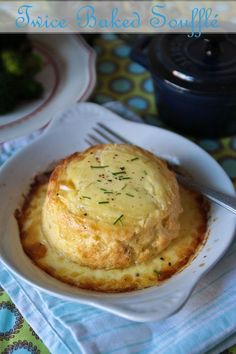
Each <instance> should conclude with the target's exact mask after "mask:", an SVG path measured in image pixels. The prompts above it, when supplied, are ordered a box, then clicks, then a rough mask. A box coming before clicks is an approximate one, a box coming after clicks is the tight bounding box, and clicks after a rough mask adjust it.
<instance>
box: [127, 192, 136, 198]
mask: <svg viewBox="0 0 236 354" xmlns="http://www.w3.org/2000/svg"><path fill="white" fill-rule="evenodd" d="M125 194H126V195H128V196H129V197H133V198H134V195H133V194H130V193H125Z"/></svg>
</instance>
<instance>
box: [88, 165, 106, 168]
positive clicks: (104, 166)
mask: <svg viewBox="0 0 236 354" xmlns="http://www.w3.org/2000/svg"><path fill="white" fill-rule="evenodd" d="M90 167H91V168H106V167H109V166H108V165H105V166H90Z"/></svg>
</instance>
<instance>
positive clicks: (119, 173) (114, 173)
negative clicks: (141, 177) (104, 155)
mask: <svg viewBox="0 0 236 354" xmlns="http://www.w3.org/2000/svg"><path fill="white" fill-rule="evenodd" d="M112 174H113V176H117V175H123V174H126V172H125V171H120V172H113V173H112Z"/></svg>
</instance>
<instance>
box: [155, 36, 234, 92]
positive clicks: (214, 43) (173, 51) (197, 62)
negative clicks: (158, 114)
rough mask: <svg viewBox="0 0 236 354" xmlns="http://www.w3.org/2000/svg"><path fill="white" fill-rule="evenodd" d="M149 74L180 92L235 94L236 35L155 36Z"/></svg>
mask: <svg viewBox="0 0 236 354" xmlns="http://www.w3.org/2000/svg"><path fill="white" fill-rule="evenodd" d="M149 60H150V65H151V69H152V73H153V74H154V75H156V76H157V77H161V78H162V79H164V80H167V81H169V82H170V83H172V84H174V85H175V86H176V85H177V86H179V87H181V88H182V89H187V90H194V91H195V90H198V91H201V92H211V93H218V94H219V93H230V92H233V91H235V92H236V35H234V34H204V35H202V36H201V37H199V38H189V37H188V36H187V34H158V35H156V36H154V38H153V40H152V42H151V44H150V47H149Z"/></svg>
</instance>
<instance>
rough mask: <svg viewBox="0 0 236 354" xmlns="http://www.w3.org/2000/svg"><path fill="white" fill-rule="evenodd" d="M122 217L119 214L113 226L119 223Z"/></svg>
mask: <svg viewBox="0 0 236 354" xmlns="http://www.w3.org/2000/svg"><path fill="white" fill-rule="evenodd" d="M123 217H124V215H123V214H121V215H120V216H119V217H118V218H117V219H116V220H115V221H114V223H113V225H115V224H117V223H118V222H119V221H121V219H122V218H123Z"/></svg>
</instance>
